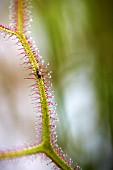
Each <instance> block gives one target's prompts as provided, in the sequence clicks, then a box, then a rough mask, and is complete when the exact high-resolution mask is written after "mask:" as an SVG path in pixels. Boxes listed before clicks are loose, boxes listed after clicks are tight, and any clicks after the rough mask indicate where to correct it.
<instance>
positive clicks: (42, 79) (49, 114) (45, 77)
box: [0, 0, 79, 170]
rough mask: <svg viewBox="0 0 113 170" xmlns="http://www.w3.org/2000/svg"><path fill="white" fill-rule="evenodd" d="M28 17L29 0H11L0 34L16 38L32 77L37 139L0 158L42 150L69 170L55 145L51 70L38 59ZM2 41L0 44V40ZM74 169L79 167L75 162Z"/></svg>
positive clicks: (68, 161) (68, 162)
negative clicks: (7, 15) (6, 24)
mask: <svg viewBox="0 0 113 170" xmlns="http://www.w3.org/2000/svg"><path fill="white" fill-rule="evenodd" d="M31 21H32V17H31V3H30V1H29V0H11V2H10V25H9V27H6V26H3V25H2V24H0V34H4V37H5V38H6V39H7V40H8V39H13V40H15V41H16V43H15V45H17V46H18V47H19V48H18V50H19V53H20V55H19V57H20V56H21V59H22V60H23V67H24V68H25V69H26V70H30V74H29V76H28V77H27V78H25V79H27V80H29V81H32V82H33V84H32V85H31V87H30V88H31V91H32V92H31V94H30V97H31V98H32V100H33V101H34V104H35V106H36V114H37V119H38V121H37V125H36V126H37V127H38V128H37V131H38V132H37V133H38V140H37V142H36V143H35V144H33V145H32V146H31V145H30V146H27V147H22V148H21V149H18V148H17V149H13V148H12V149H10V150H1V151H0V160H2V159H12V158H17V157H22V156H28V155H35V154H38V153H44V154H45V155H46V157H49V158H50V162H49V163H52V162H53V163H54V166H53V169H62V170H72V169H73V168H72V161H71V159H69V158H68V157H67V155H66V154H64V153H63V151H62V149H61V148H60V147H59V146H58V145H57V135H56V130H55V128H56V125H55V122H56V121H57V116H56V111H55V108H56V103H55V102H54V95H53V91H52V89H51V83H50V80H49V79H50V78H51V72H50V71H48V69H47V66H48V64H47V65H46V64H45V63H44V61H43V60H42V57H41V56H40V54H39V51H38V49H37V48H36V46H35V44H34V42H33V41H32V37H31V36H30V34H29V30H28V26H29V24H30V22H31ZM1 45H2V44H1ZM74 169H75V170H78V169H79V167H78V166H75V168H74Z"/></svg>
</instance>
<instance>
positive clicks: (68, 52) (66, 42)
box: [1, 0, 113, 170]
mask: <svg viewBox="0 0 113 170" xmlns="http://www.w3.org/2000/svg"><path fill="white" fill-rule="evenodd" d="M1 2H2V1H1ZM32 5H33V10H32V13H33V20H34V21H33V23H32V27H31V30H32V36H33V38H34V39H35V41H36V44H37V45H38V47H39V49H40V53H41V55H42V56H43V58H44V60H45V61H46V62H49V63H50V67H49V68H50V70H52V72H53V73H52V83H53V89H54V91H55V100H56V101H57V103H58V107H57V113H58V117H59V120H60V122H59V123H58V124H57V131H58V142H59V145H60V146H61V148H62V149H63V150H64V152H65V153H67V155H68V156H69V157H71V158H72V160H73V161H74V165H75V163H76V162H77V163H78V164H79V165H80V166H81V168H82V169H83V170H112V169H113V1H112V0H99V1H95V0H84V1H83V0H48V1H46V0H33V1H32ZM4 16H5V15H4Z"/></svg>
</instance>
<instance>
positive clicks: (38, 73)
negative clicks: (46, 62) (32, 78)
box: [36, 69, 41, 79]
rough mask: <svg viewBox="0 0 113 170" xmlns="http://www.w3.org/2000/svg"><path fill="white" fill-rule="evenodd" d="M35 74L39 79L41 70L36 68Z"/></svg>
mask: <svg viewBox="0 0 113 170" xmlns="http://www.w3.org/2000/svg"><path fill="white" fill-rule="evenodd" d="M36 75H37V76H38V78H39V79H40V78H41V72H40V71H39V70H38V69H36Z"/></svg>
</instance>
